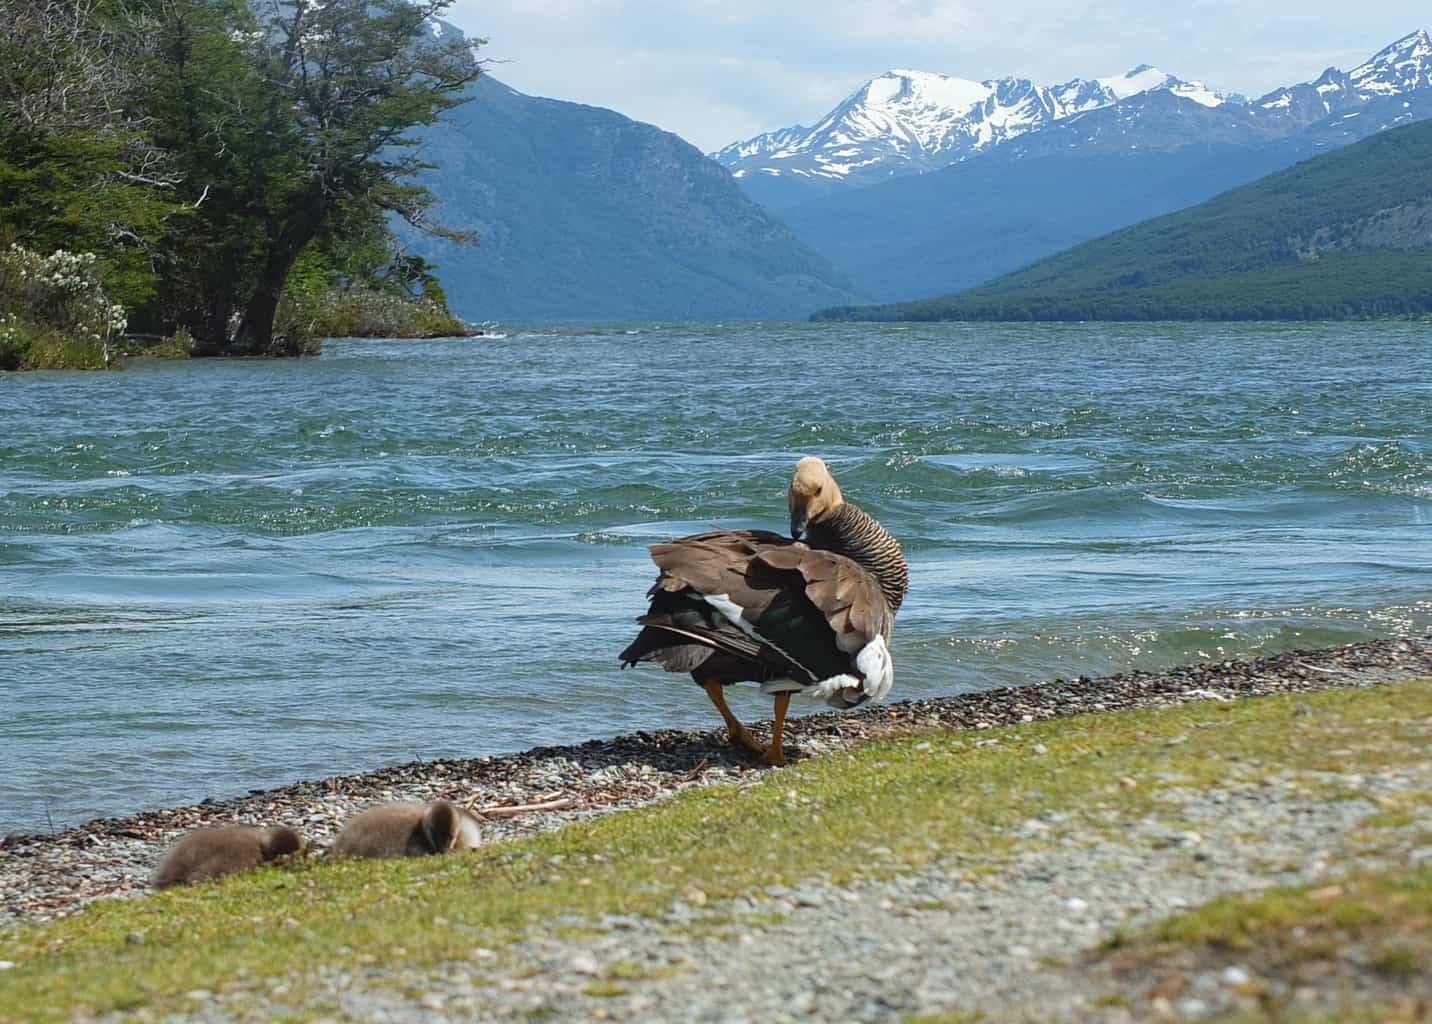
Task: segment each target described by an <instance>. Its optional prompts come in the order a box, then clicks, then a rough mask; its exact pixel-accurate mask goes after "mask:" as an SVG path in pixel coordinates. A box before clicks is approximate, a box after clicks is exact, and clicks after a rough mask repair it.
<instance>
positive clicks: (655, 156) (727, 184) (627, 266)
mask: <svg viewBox="0 0 1432 1024" xmlns="http://www.w3.org/2000/svg"><path fill="white" fill-rule="evenodd" d="M471 88H472V97H473V99H472V101H471V102H469V103H465V104H463V105H462V106H459V107H456V108H454V110H453V111H451V112H450V113H449V115H448V116H447V118H446V119H445V120H444V121H443V122H441V123H439V124H437V125H435V126H433V127H432V128H431V129H430V130H429V131H428V132H427V133H426V134H425V136H424V138H423V142H422V151H421V152H422V157H423V159H424V160H425V161H426V162H427V163H429V164H430V165H432V169H430V170H428V171H426V172H424V174H423V175H422V177H421V179H420V180H421V181H422V183H423V184H425V185H426V186H427V187H428V188H429V189H431V191H432V192H433V193H434V195H435V196H436V197H437V199H438V204H437V207H436V209H435V211H434V216H435V219H436V220H437V221H439V222H441V223H444V224H446V225H448V226H449V227H453V228H457V229H465V230H471V231H475V232H476V233H477V235H478V237H479V243H478V244H477V245H476V246H470V245H461V244H458V243H456V242H453V241H450V240H447V239H443V238H434V237H431V236H426V235H421V234H418V233H416V232H413V231H404V230H402V229H401V228H400V229H399V230H400V234H401V236H402V238H403V240H404V243H405V244H406V246H407V248H408V249H409V250H410V251H411V252H413V253H414V254H415V255H419V256H422V257H423V258H425V259H427V260H429V261H431V262H433V263H435V264H436V265H437V267H438V275H439V278H440V280H441V281H442V283H443V287H444V289H445V291H446V293H447V298H448V302H449V305H450V307H451V308H452V310H453V311H454V312H455V313H457V314H458V315H459V316H462V317H464V318H466V319H469V320H552V319H555V320H647V319H688V320H701V319H724V318H730V319H787V318H801V317H805V316H807V315H809V314H810V312H811V311H812V310H814V309H817V308H819V307H821V306H825V305H830V304H831V302H832V301H835V302H841V301H849V299H851V298H854V299H856V300H857V301H858V298H859V297H860V296H861V294H862V293H860V292H859V291H858V290H856V289H855V288H853V287H852V286H851V285H850V283H849V282H848V281H847V280H846V279H845V278H844V276H843V275H842V274H841V273H840V272H838V271H837V270H835V268H834V267H832V266H831V264H830V263H829V262H828V261H827V260H825V259H824V258H823V257H821V256H819V255H817V254H816V253H815V252H813V251H812V250H811V249H810V248H809V247H808V246H806V245H805V244H804V243H803V242H801V241H800V240H799V239H797V238H796V236H795V235H794V234H793V233H792V232H791V231H790V230H789V228H787V227H786V226H785V225H784V224H783V223H781V222H780V221H779V220H777V219H776V218H775V217H774V216H772V215H771V214H770V213H769V212H768V211H766V210H765V209H764V208H762V207H760V206H758V205H757V204H755V203H754V202H752V201H751V200H750V199H749V198H748V197H746V196H745V195H744V194H743V193H742V192H741V191H740V189H739V188H738V187H737V185H736V183H735V182H734V180H732V179H731V177H730V175H729V174H728V173H727V172H726V171H725V170H724V169H723V168H721V167H720V166H719V165H717V164H715V163H712V162H711V161H709V160H707V159H706V158H705V156H704V155H703V154H702V153H701V152H700V151H699V150H697V149H696V148H695V147H694V146H692V145H690V144H689V143H687V142H685V141H684V140H683V139H681V138H680V137H679V136H676V135H674V134H672V133H670V132H666V131H663V130H661V129H659V128H657V127H655V126H653V125H649V124H644V123H642V122H639V121H634V120H632V119H631V118H628V117H626V116H625V115H622V114H619V113H617V112H615V111H611V110H607V109H605V108H602V107H595V106H588V105H585V104H578V103H570V102H566V101H563V100H552V99H544V98H541V97H532V96H527V95H525V94H523V93H520V92H518V91H517V90H516V89H513V88H511V87H510V86H507V85H506V84H504V83H502V82H500V81H499V80H497V79H495V78H493V77H491V76H490V75H483V76H482V77H481V78H479V79H478V81H477V82H476V83H474V85H473V86H472V87H471ZM837 295H844V296H847V297H849V298H847V299H840V298H834V296H837Z"/></svg>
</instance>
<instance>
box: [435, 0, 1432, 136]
mask: <svg viewBox="0 0 1432 1024" xmlns="http://www.w3.org/2000/svg"><path fill="white" fill-rule="evenodd" d="M444 17H445V18H446V20H448V21H451V22H452V23H453V24H455V25H457V26H458V27H459V28H461V29H462V30H463V31H464V32H466V33H467V34H468V35H469V36H475V37H479V38H485V39H487V41H488V43H487V45H486V46H485V47H483V48H482V50H481V51H480V53H481V55H482V56H483V57H484V58H486V59H487V60H488V61H489V62H490V63H489V65H488V68H487V70H488V72H489V73H490V74H492V75H493V77H495V78H498V79H500V80H501V81H503V82H505V83H506V84H507V85H510V86H512V87H513V88H514V89H517V90H518V91H520V92H525V93H528V94H531V95H534V96H550V97H553V98H556V99H563V100H573V101H576V102H580V103H589V104H592V105H594V106H600V107H609V108H611V109H613V110H616V111H619V112H620V113H623V114H626V115H627V116H628V117H632V118H635V119H637V120H639V121H648V122H650V123H652V124H655V125H658V126H659V127H662V128H665V129H667V130H668V131H673V132H676V133H677V134H678V135H681V136H682V137H683V138H685V139H686V140H687V141H689V142H691V143H693V144H694V145H696V146H698V147H700V148H701V149H703V150H705V151H708V152H709V151H712V150H715V149H719V148H720V147H721V146H724V145H726V144H727V143H729V142H735V141H737V140H740V139H746V138H749V137H751V136H752V135H757V134H759V133H761V132H764V131H769V130H771V129H773V128H783V127H786V126H788V125H792V124H798V123H799V124H807V125H809V124H811V123H812V122H814V121H815V120H817V119H819V118H820V117H821V116H822V115H823V114H825V113H826V112H827V111H829V110H830V109H831V108H832V107H834V106H836V105H837V104H838V103H839V102H840V101H841V100H843V99H844V98H845V97H846V96H848V95H850V94H851V93H852V92H854V91H855V90H856V89H858V88H860V86H861V85H863V84H864V83H865V82H866V81H868V80H869V79H871V78H874V77H875V76H876V75H879V74H881V73H882V72H885V71H888V70H890V69H891V68H914V69H917V70H920V71H937V72H940V73H942V74H947V75H955V76H958V77H961V78H973V79H980V80H982V79H986V78H1001V77H1004V76H1007V75H1016V76H1021V77H1025V78H1031V79H1033V80H1034V81H1035V82H1038V83H1040V84H1052V83H1056V82H1065V81H1068V80H1069V79H1071V78H1075V77H1079V78H1093V77H1096V76H1100V75H1112V74H1117V73H1119V72H1122V71H1125V70H1127V69H1128V68H1130V67H1133V66H1135V65H1137V64H1153V65H1155V66H1156V67H1159V68H1161V69H1162V70H1164V71H1166V72H1169V73H1171V74H1174V75H1177V76H1178V77H1180V78H1184V79H1190V80H1196V81H1202V82H1204V83H1206V84H1207V85H1209V86H1211V87H1212V88H1214V89H1217V90H1219V91H1221V92H1241V93H1244V94H1246V95H1250V96H1256V95H1260V94H1261V93H1264V92H1267V91H1269V90H1271V89H1273V88H1275V87H1277V86H1280V85H1289V84H1292V83H1294V82H1303V81H1308V80H1309V79H1312V78H1315V77H1317V75H1318V74H1320V73H1321V72H1322V70H1323V69H1324V68H1326V67H1328V66H1330V65H1331V66H1336V67H1340V68H1342V69H1343V70H1350V69H1351V68H1353V67H1355V66H1356V65H1358V64H1360V63H1362V61H1364V60H1366V59H1367V58H1368V57H1370V56H1371V55H1372V54H1373V53H1375V52H1376V51H1377V50H1380V49H1381V48H1382V47H1384V46H1386V45H1387V44H1388V43H1390V42H1392V41H1393V40H1395V39H1398V38H1400V37H1402V36H1404V35H1406V34H1407V33H1409V32H1413V31H1415V30H1417V29H1419V28H1429V29H1432V5H1429V4H1428V3H1427V0H1416V2H1404V0H1366V2H1363V3H1348V2H1347V0H1238V2H1227V0H1176V2H1175V3H1172V4H1170V3H1167V2H1166V0H1138V2H1125V0H1117V2H1105V3H1088V2H1080V0H1021V2H1015V3H1008V2H999V0H978V2H974V0H886V2H881V0H819V2H812V0H668V2H659V0H646V2H642V0H455V2H454V3H453V5H452V6H451V7H450V8H449V9H448V12H447V14H446V15H444Z"/></svg>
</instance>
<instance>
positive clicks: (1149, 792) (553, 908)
mask: <svg viewBox="0 0 1432 1024" xmlns="http://www.w3.org/2000/svg"><path fill="white" fill-rule="evenodd" d="M1429 725H1432V681H1424V682H1418V683H1408V684H1403V685H1400V686H1396V687H1382V688H1375V689H1368V690H1343V691H1333V692H1327V693H1320V694H1301V695H1297V696H1290V697H1286V698H1285V697H1273V698H1263V699H1256V700H1246V701H1241V702H1236V703H1231V704H1211V703H1201V704H1196V705H1188V706H1183V707H1175V708H1163V709H1155V710H1137V711H1127V712H1119V713H1112V714H1103V715H1089V716H1083V717H1078V718H1070V719H1062V720H1054V721H1048V722H1036V723H1030V724H1027V725H1023V726H1016V727H1012V728H1007V729H995V730H989V731H981V732H974V733H971V732H929V733H918V734H912V735H908V736H902V737H899V738H893V739H888V740H882V741H877V742H873V743H870V744H868V745H866V746H864V747H862V748H860V749H858V750H856V751H854V752H851V753H845V754H837V755H830V756H827V757H823V758H818V759H813V760H811V761H807V762H804V763H800V764H796V765H793V766H792V767H790V768H787V769H785V770H783V771H779V772H775V771H773V772H768V773H766V774H764V775H762V776H761V777H760V778H759V780H758V781H757V782H755V783H753V784H749V785H745V786H739V787H736V786H713V787H709V788H704V789H699V790H693V791H688V792H686V793H683V794H681V795H680V796H678V797H677V798H675V799H672V800H670V801H667V802H665V803H663V804H660V805H658V806H654V807H648V808H643V809H640V810H635V811H628V812H623V813H619V814H613V815H610V816H607V817H604V818H600V819H597V820H594V821H591V822H586V823H581V824H577V825H572V826H568V827H566V828H564V829H562V830H560V831H558V832H553V833H548V834H544V835H539V836H535V837H531V838H528V839H524V840H521V841H514V842H507V843H499V844H493V845H491V846H488V847H484V848H482V849H480V850H476V851H472V852H471V853H466V854H461V855H452V856H448V857H444V858H440V859H437V858H435V859H425V860H408V861H396V862H395V861H385V862H336V863H335V862H322V861H318V860H313V861H306V862H300V863H298V864H295V865H292V866H289V867H286V868H281V869H270V870H265V871H262V872H258V873H255V874H252V875H249V876H245V877H239V878H234V879H230V880H227V881H225V882H223V883H221V884H207V885H200V886H196V887H192V888H188V889H182V890H170V891H167V892H164V893H159V894H156V895H153V896H151V897H148V898H146V899H141V900H133V901H112V902H106V903H100V904H96V905H94V906H92V907H91V908H89V909H88V910H86V911H85V912H83V913H81V914H78V915H75V916H74V917H71V918H67V919H64V920H61V921H57V922H53V923H50V924H46V925H42V926H30V927H23V928H20V929H18V930H13V931H11V932H10V933H7V934H0V947H3V949H4V952H3V954H0V959H5V960H9V961H13V962H14V963H15V967H14V968H13V969H10V970H5V971H3V972H0V1019H5V1020H27V1021H28V1020H53V1019H64V1018H68V1017H70V1016H72V1015H74V1014H75V1013H77V1012H79V1011H81V1010H93V1011H103V1010H112V1009H123V1008H133V1007H138V1006H151V1007H153V1008H155V1009H158V1010H165V1009H173V1008H176V1007H180V1006H182V1005H183V998H184V994H185V993H187V992H190V991H193V990H205V991H210V992H215V993H245V992H254V993H262V994H263V995H264V997H265V998H266V999H268V1000H270V1001H271V1002H270V1005H272V1001H273V1000H278V1001H279V1002H281V1003H285V1002H286V1003H288V1004H290V1005H292V1007H293V1008H294V1010H295V1012H302V1010H303V1008H304V1007H305V1006H306V1004H307V1001H308V1000H307V997H308V996H309V994H310V993H311V991H312V983H311V981H310V980H309V979H310V978H311V977H312V975H313V974H314V972H316V971H319V970H321V969H324V968H326V967H332V966H340V965H343V966H347V967H350V968H351V967H354V966H362V965H365V964H382V965H394V964H398V965H402V964H407V965H413V966H418V967H421V966H423V965H429V964H435V963H438V962H442V961H468V960H471V958H472V956H473V955H474V954H473V951H474V949H475V948H477V947H485V948H488V949H499V950H500V949H501V947H502V946H503V945H505V944H506V943H509V942H510V941H512V940H515V939H517V938H519V937H521V936H522V935H523V934H524V933H526V932H527V931H529V930H531V929H533V928H536V927H546V926H548V925H551V924H558V923H563V924H568V925H570V923H571V922H573V921H588V922H591V925H592V927H594V928H595V927H598V926H599V920H600V918H601V916H602V915H603V914H607V913H618V912H619V913H623V914H642V915H657V914H661V913H664V912H665V911H667V910H668V909H669V908H670V907H671V905H672V903H673V902H674V901H677V900H690V899H691V898H692V896H693V894H694V893H695V892H698V891H699V892H700V893H701V899H702V900H703V901H704V900H716V899H720V898H723V897H732V896H738V895H743V894H746V893H750V892H752V891H754V890H756V889H758V888H761V887H763V886H767V885H770V884H772V883H787V884H788V883H791V882H795V881H798V880H800V879H802V878H809V877H816V876H818V877H821V878H825V879H829V880H831V881H833V882H836V883H839V882H841V881H846V880H849V879H851V878H854V877H858V876H864V875H886V874H892V873H895V872H898V871H900V870H902V869H904V868H907V867H911V866H918V865H921V864H924V863H927V862H930V861H932V860H937V859H943V858H956V857H958V858H960V863H962V864H964V865H965V866H967V867H968V869H969V870H970V871H971V872H973V873H976V874H977V873H979V872H981V871H984V870H989V869H990V867H991V866H993V865H997V864H999V863H1001V862H1003V860H1004V859H1005V858H1006V857H1007V856H1008V855H1009V854H1010V853H1011V851H1012V850H1013V849H1014V848H1015V847H1016V846H1017V845H1018V844H1020V843H1027V840H1026V839H1023V838H1021V837H1020V835H1019V834H1018V830H1019V826H1020V825H1021V823H1023V822H1025V821H1026V820H1028V819H1029V818H1031V817H1036V816H1039V815H1041V814H1053V813H1055V812H1063V814H1064V815H1065V816H1066V817H1065V818H1064V819H1063V820H1065V821H1068V820H1070V819H1069V816H1070V815H1073V816H1074V817H1076V818H1078V819H1079V820H1080V821H1082V822H1083V825H1082V826H1081V827H1083V828H1085V829H1086V830H1087V829H1091V828H1092V829H1099V828H1104V829H1109V830H1114V829H1118V828H1119V824H1118V823H1119V822H1121V821H1128V820H1131V819H1136V818H1141V817H1145V816H1158V815H1160V814H1164V813H1167V805H1162V804H1161V801H1160V800H1159V793H1160V791H1161V790H1163V789H1165V788H1167V787H1170V786H1177V787H1179V788H1188V787H1189V786H1194V785H1203V784H1210V783H1216V782H1218V781H1220V780H1223V779H1226V778H1228V777H1230V776H1236V777H1239V778H1243V779H1247V778H1255V777H1257V775H1258V773H1268V774H1273V773H1283V772H1288V771H1318V772H1328V773H1344V772H1349V771H1363V772H1366V771H1373V770H1377V769H1378V768H1382V767H1391V766H1396V765H1399V764H1408V763H1417V764H1421V763H1423V762H1424V761H1425V759H1426V751H1427V744H1428V735H1429V733H1428V730H1429ZM1389 813H1392V812H1389ZM1054 834H1055V835H1056V836H1057V831H1056V833H1054ZM1049 840H1050V835H1048V834H1046V835H1044V836H1042V837H1041V841H1046V842H1047V841H1049ZM1389 962H1391V961H1389ZM610 970H611V972H612V973H611V974H610V976H606V977H603V978H601V979H600V980H601V981H602V982H604V983H606V984H609V985H621V984H625V983H626V979H623V978H622V977H620V974H621V970H620V968H618V967H615V966H612V967H611V968H610ZM280 978H282V979H283V980H284V985H283V987H282V989H281V990H278V991H276V990H275V987H274V984H273V979H280ZM955 1019H959V1018H955Z"/></svg>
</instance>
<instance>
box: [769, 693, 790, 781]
mask: <svg viewBox="0 0 1432 1024" xmlns="http://www.w3.org/2000/svg"><path fill="white" fill-rule="evenodd" d="M790 706H791V695H790V694H789V693H778V694H776V724H775V725H773V726H771V745H770V746H769V747H767V748H766V764H785V763H786V752H785V751H784V750H783V749H781V733H782V732H783V731H784V730H785V727H786V709H787V708H788V707H790Z"/></svg>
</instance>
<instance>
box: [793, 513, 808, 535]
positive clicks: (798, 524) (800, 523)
mask: <svg viewBox="0 0 1432 1024" xmlns="http://www.w3.org/2000/svg"><path fill="white" fill-rule="evenodd" d="M805 528H806V514H805V510H804V509H800V510H795V509H792V510H791V538H792V539H793V540H800V539H801V534H802V533H805Z"/></svg>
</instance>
